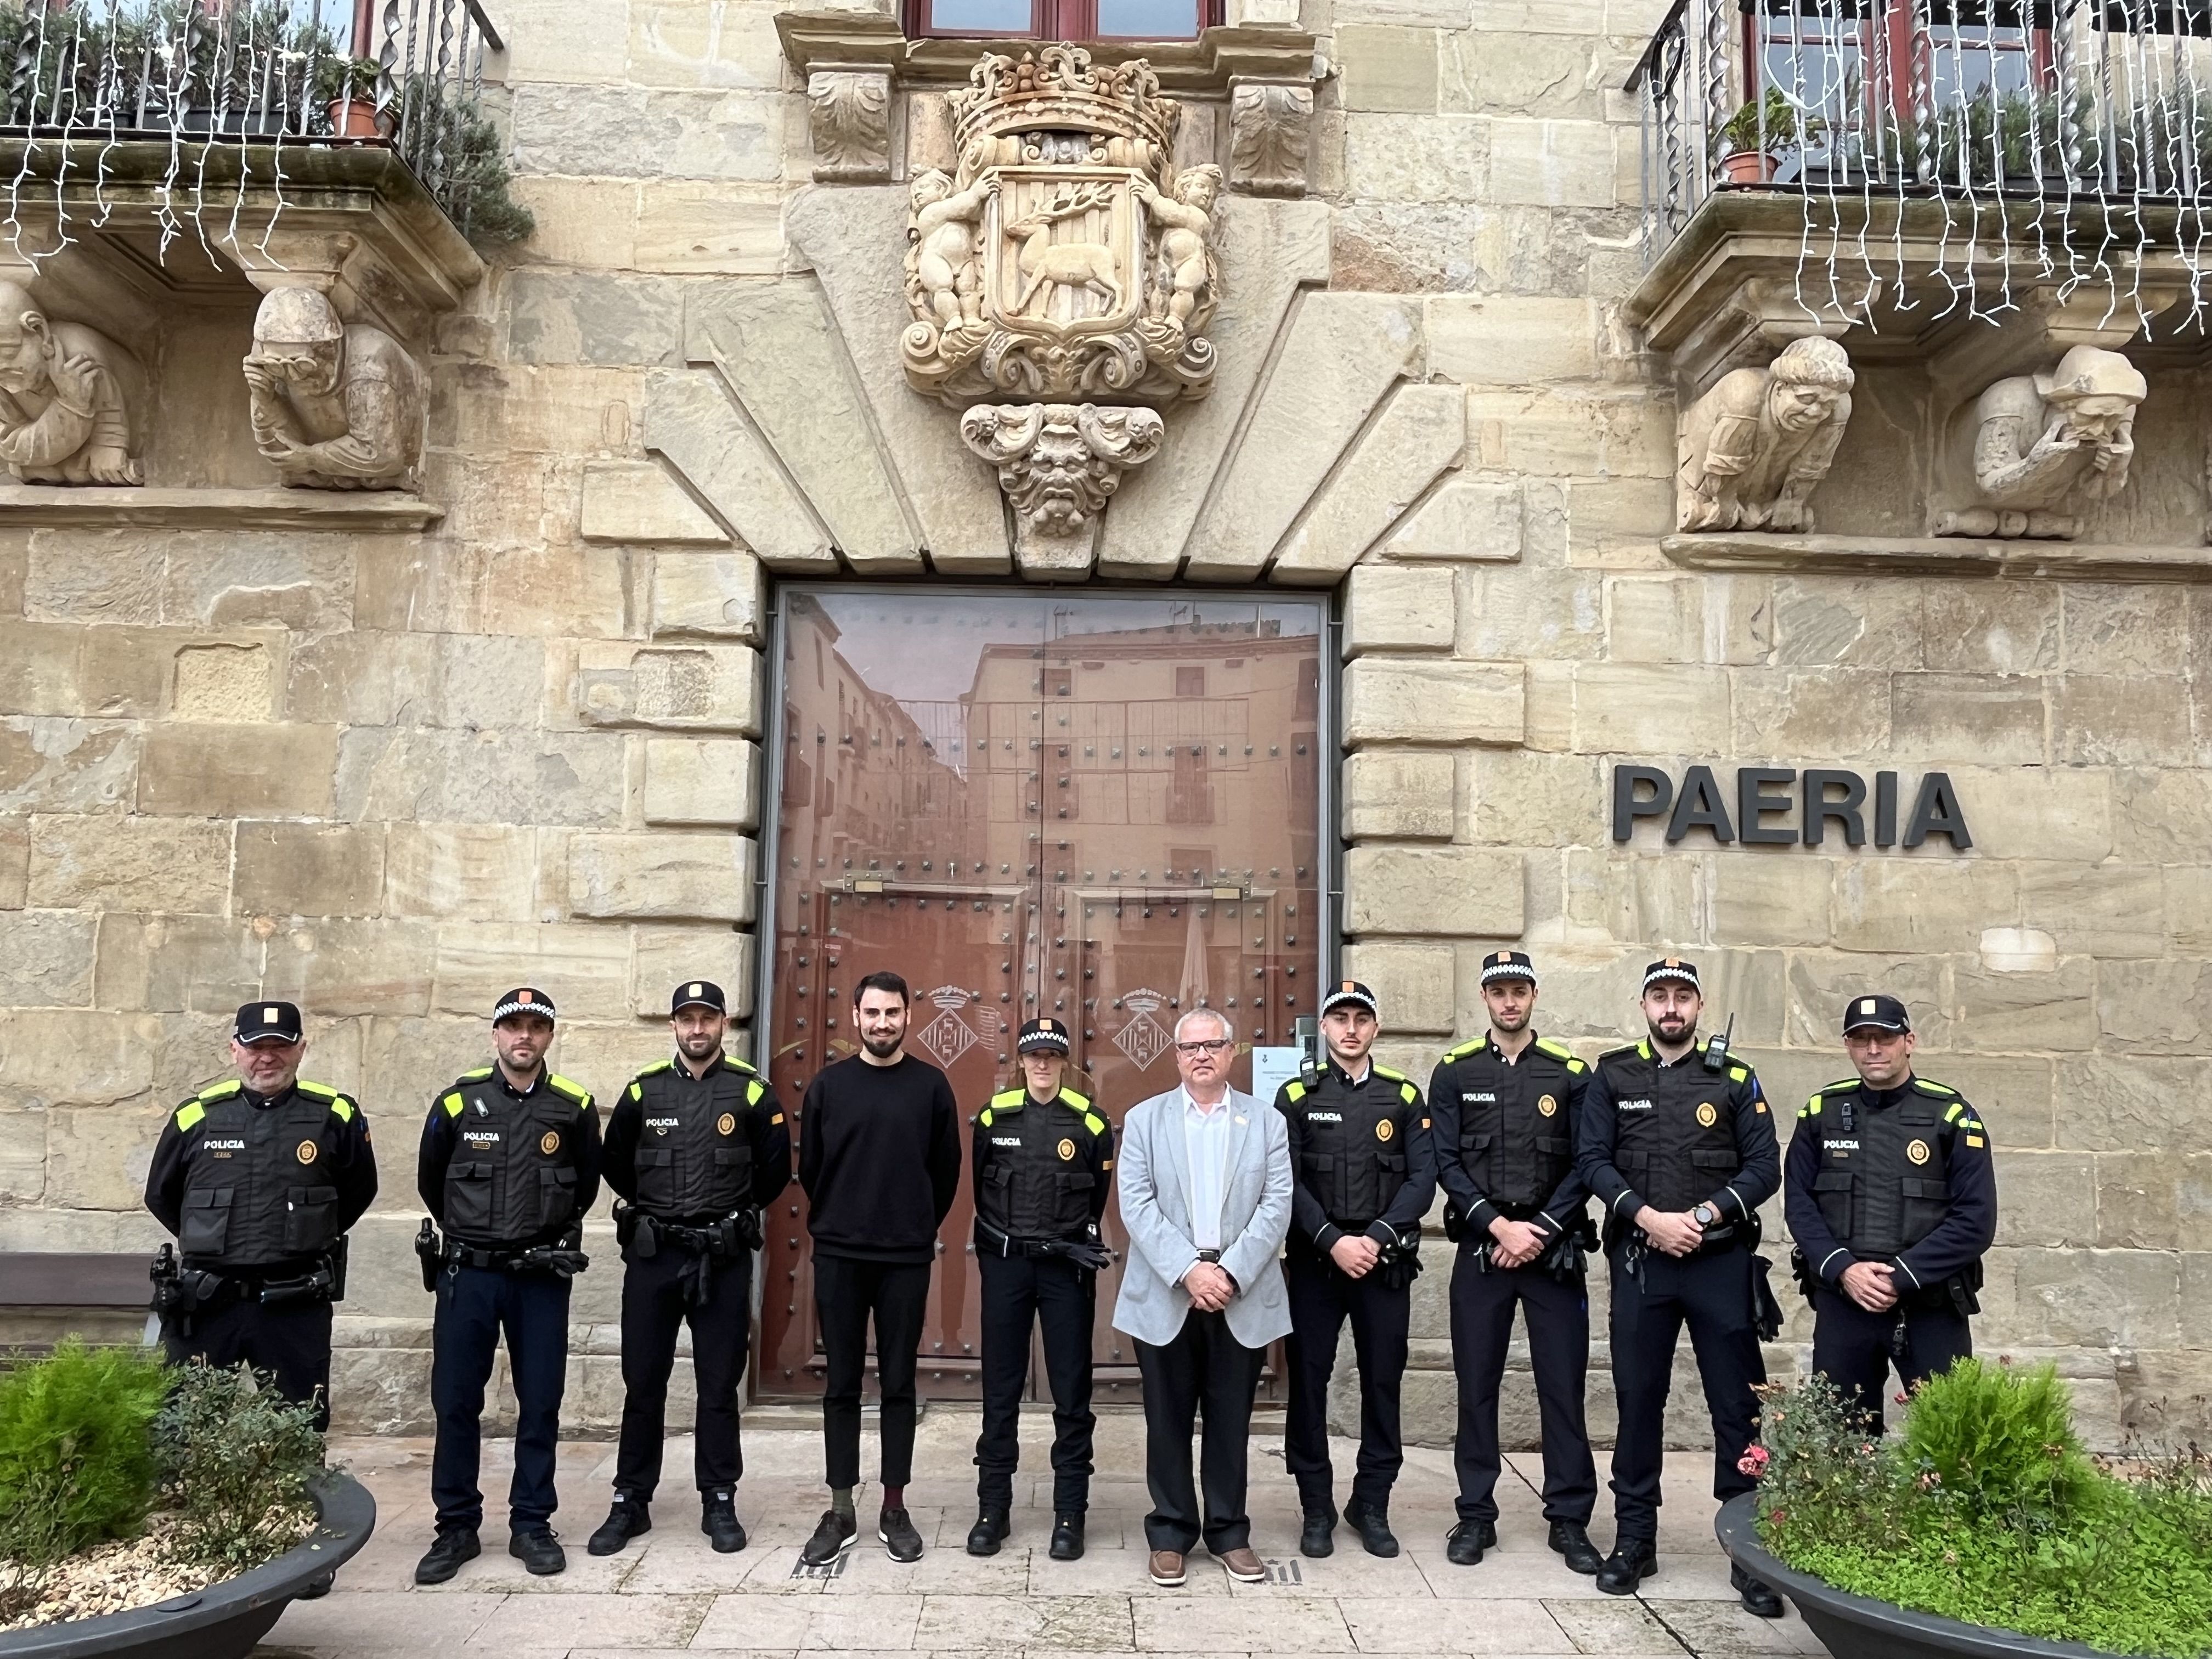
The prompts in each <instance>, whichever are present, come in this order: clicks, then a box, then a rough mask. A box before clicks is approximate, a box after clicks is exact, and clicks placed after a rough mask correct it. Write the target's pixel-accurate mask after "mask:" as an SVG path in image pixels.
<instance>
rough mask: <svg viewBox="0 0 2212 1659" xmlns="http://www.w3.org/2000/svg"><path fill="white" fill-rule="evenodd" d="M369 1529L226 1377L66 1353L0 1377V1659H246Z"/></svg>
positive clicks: (151, 1356) (270, 1412)
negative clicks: (134, 1658) (113, 1658)
mask: <svg viewBox="0 0 2212 1659" xmlns="http://www.w3.org/2000/svg"><path fill="white" fill-rule="evenodd" d="M375 1518H376V1506H375V1503H374V1500H373V1499H372V1498H370V1497H369V1495H368V1492H366V1491H365V1490H364V1489H363V1488H362V1486H360V1485H359V1484H357V1483H356V1482H355V1481H354V1480H351V1479H350V1478H349V1477H348V1476H346V1475H345V1474H342V1473H338V1472H334V1471H331V1470H326V1469H325V1468H324V1466H323V1442H322V1437H321V1435H320V1434H319V1433H318V1432H317V1431H316V1430H315V1427H314V1422H313V1413H312V1411H310V1410H309V1408H307V1407H304V1406H295V1405H290V1404H288V1403H287V1402H285V1401H283V1399H281V1398H280V1397H279V1396H278V1395H276V1392H275V1391H274V1390H273V1389H270V1388H267V1387H266V1386H264V1385H263V1384H260V1383H257V1382H256V1380H255V1379H254V1377H253V1376H252V1374H251V1373H250V1372H248V1371H247V1370H245V1369H244V1368H242V1367H241V1368H240V1369H239V1370H234V1371H220V1370H210V1369H209V1368H208V1367H206V1366H204V1365H201V1366H191V1367H186V1368H185V1369H184V1370H173V1369H171V1368H170V1367H168V1366H167V1365H164V1364H162V1363H161V1358H160V1356H159V1355H158V1354H157V1353H152V1352H146V1351H143V1350H137V1349H123V1348H106V1349H91V1348H87V1347H85V1346H82V1345H81V1344H77V1343H73V1342H72V1343H65V1344H64V1345H63V1346H61V1347H60V1348H58V1350H57V1351H56V1352H55V1353H54V1354H53V1356H52V1358H49V1359H46V1360H44V1361H41V1362H40V1363H39V1364H33V1365H26V1366H21V1367H19V1368H18V1369H16V1370H12V1371H9V1372H8V1373H7V1374H6V1375H5V1376H0V1656H4V1659H30V1656H36V1659H89V1656H93V1655H143V1656H146V1659H155V1656H160V1659H244V1656H245V1655H246V1654H247V1653H248V1652H250V1651H251V1650H252V1647H253V1644H254V1643H255V1642H256V1641H258V1639H259V1638H261V1637H262V1636H263V1635H264V1634H265V1633H266V1632H267V1631H268V1630H269V1628H270V1626H272V1625H274V1624H275V1623H276V1620H277V1617H278V1615H280V1614H281V1613H283V1610H284V1607H285V1604H286V1603H287V1602H289V1601H291V1600H293V1599H294V1598H295V1597H296V1596H299V1595H303V1594H314V1593H317V1587H318V1586H321V1585H327V1583H328V1582H329V1579H330V1577H331V1572H332V1571H334V1570H335V1569H336V1568H337V1566H338V1565H340V1564H341V1563H343V1561H345V1560H346V1559H348V1558H349V1557H350V1556H351V1555H353V1553H355V1552H356V1551H357V1550H359V1549H360V1548H361V1547H362V1544H364V1543H365V1542H367V1541H368V1535H369V1533H370V1531H371V1530H372V1529H373V1528H374V1525H375Z"/></svg>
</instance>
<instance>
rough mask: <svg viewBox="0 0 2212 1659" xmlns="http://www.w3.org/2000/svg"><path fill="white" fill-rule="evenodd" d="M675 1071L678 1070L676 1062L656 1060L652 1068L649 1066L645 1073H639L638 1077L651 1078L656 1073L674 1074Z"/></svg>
mask: <svg viewBox="0 0 2212 1659" xmlns="http://www.w3.org/2000/svg"><path fill="white" fill-rule="evenodd" d="M675 1069H676V1062H675V1061H674V1060H655V1061H653V1064H652V1065H650V1066H647V1067H646V1068H645V1069H644V1070H643V1071H641V1072H640V1073H638V1075H639V1076H640V1077H651V1076H652V1075H653V1073H655V1072H672V1071H674V1070H675Z"/></svg>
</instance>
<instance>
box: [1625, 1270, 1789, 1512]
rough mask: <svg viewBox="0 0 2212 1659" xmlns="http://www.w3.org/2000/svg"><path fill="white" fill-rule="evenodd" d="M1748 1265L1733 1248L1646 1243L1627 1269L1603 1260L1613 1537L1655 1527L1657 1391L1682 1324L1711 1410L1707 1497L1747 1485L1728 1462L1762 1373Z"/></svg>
mask: <svg viewBox="0 0 2212 1659" xmlns="http://www.w3.org/2000/svg"><path fill="white" fill-rule="evenodd" d="M1751 1272H1752V1269H1751V1252H1750V1251H1748V1250H1746V1249H1741V1248H1731V1249H1723V1250H1717V1251H1716V1252H1714V1253H1713V1254H1712V1255H1703V1256H1692V1257H1689V1258H1687V1259H1685V1260H1677V1259H1676V1258H1675V1257H1673V1256H1669V1255H1661V1254H1660V1253H1659V1252H1658V1251H1656V1250H1650V1251H1647V1252H1645V1253H1644V1256H1643V1265H1642V1267H1641V1269H1640V1271H1638V1272H1633V1273H1632V1272H1630V1271H1628V1270H1626V1268H1624V1267H1622V1266H1621V1264H1620V1260H1619V1258H1618V1257H1616V1258H1615V1259H1614V1261H1613V1319H1612V1326H1613V1392H1614V1394H1615V1395H1617V1396H1618V1397H1619V1399H1620V1432H1619V1436H1618V1437H1617V1438H1616V1439H1615V1440H1614V1442H1613V1516H1614V1518H1615V1520H1616V1521H1617V1522H1619V1523H1620V1532H1619V1540H1620V1541H1630V1540H1637V1541H1643V1542H1644V1543H1652V1542H1656V1540H1657V1538H1658V1535H1659V1471H1660V1468H1661V1466H1662V1462H1664V1451H1663V1448H1664V1447H1665V1444H1666V1417H1667V1391H1668V1384H1669V1383H1670V1382H1672V1380H1673V1376H1674V1344H1675V1341H1676V1339H1677V1338H1679V1337H1680V1334H1681V1333H1682V1328H1683V1327H1684V1326H1687V1327H1688V1328H1689V1331H1690V1346H1691V1347H1692V1349H1693V1350H1695V1352H1696V1353H1697V1356H1698V1375H1699V1377H1700V1379H1701V1380H1702V1381H1703V1382H1704V1383H1705V1408H1706V1410H1707V1411H1708V1412H1709V1413H1711V1417H1712V1425H1713V1496H1714V1497H1716V1498H1721V1499H1723V1500H1725V1499H1728V1498H1734V1497H1735V1495H1736V1494H1737V1493H1739V1492H1749V1491H1750V1490H1751V1489H1752V1488H1753V1486H1755V1485H1756V1484H1757V1482H1755V1481H1754V1480H1753V1479H1752V1478H1751V1477H1750V1476H1749V1475H1747V1474H1744V1473H1743V1472H1742V1471H1741V1469H1739V1468H1737V1467H1736V1463H1737V1461H1738V1460H1739V1459H1741V1457H1742V1455H1743V1454H1744V1451H1745V1449H1746V1448H1747V1447H1748V1446H1749V1445H1750V1444H1751V1443H1752V1442H1753V1441H1754V1440H1755V1439H1757V1438H1758V1437H1759V1397H1758V1396H1757V1395H1754V1394H1753V1392H1752V1390H1753V1389H1754V1388H1756V1387H1758V1386H1759V1384H1760V1383H1765V1381H1766V1362H1765V1358H1764V1357H1763V1356H1762V1355H1761V1354H1760V1352H1759V1336H1758V1334H1757V1332H1756V1331H1755V1330H1754V1329H1753V1323H1752V1306H1751V1297H1752V1282H1751ZM1616 1547H1618V1545H1617V1544H1616Z"/></svg>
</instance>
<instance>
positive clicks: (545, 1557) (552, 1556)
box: [507, 1526, 568, 1578]
mask: <svg viewBox="0 0 2212 1659" xmlns="http://www.w3.org/2000/svg"><path fill="white" fill-rule="evenodd" d="M507 1553H508V1554H509V1555H511V1556H513V1558H514V1559H516V1560H518V1561H520V1562H521V1563H522V1565H523V1570H524V1571H526V1572H527V1573H529V1575H530V1576H531V1577H532V1578H550V1577H552V1576H553V1575H554V1574H555V1573H556V1572H562V1571H566V1570H567V1568H568V1552H567V1551H565V1550H563V1549H562V1547H561V1541H560V1540H559V1539H558V1538H556V1537H555V1536H554V1535H553V1528H550V1527H546V1526H538V1527H532V1528H531V1529H530V1530H529V1531H528V1532H518V1533H516V1534H514V1535H513V1537H511V1538H509V1539H508V1540H507Z"/></svg>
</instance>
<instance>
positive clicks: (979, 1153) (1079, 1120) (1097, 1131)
mask: <svg viewBox="0 0 2212 1659" xmlns="http://www.w3.org/2000/svg"><path fill="white" fill-rule="evenodd" d="M975 1127H976V1128H977V1129H978V1130H980V1131H981V1133H980V1134H979V1135H978V1136H977V1137H976V1139H977V1143H978V1145H977V1149H976V1153H975V1214H976V1217H977V1218H978V1219H979V1220H982V1221H987V1222H989V1223H990V1224H991V1225H993V1226H994V1227H996V1228H997V1229H998V1230H999V1231H1000V1232H1003V1233H1005V1234H1006V1236H1007V1237H1009V1238H1039V1239H1042V1238H1081V1237H1083V1236H1084V1235H1085V1232H1086V1231H1088V1230H1089V1228H1090V1226H1091V1194H1092V1193H1093V1191H1094V1190H1095V1183H1096V1182H1097V1176H1094V1175H1092V1174H1091V1159H1090V1152H1091V1146H1092V1144H1093V1143H1094V1142H1095V1141H1097V1139H1098V1137H1099V1136H1100V1135H1103V1134H1104V1133H1106V1120H1105V1119H1104V1118H1103V1117H1101V1116H1099V1115H1098V1114H1097V1112H1095V1111H1093V1110H1092V1109H1091V1102H1090V1101H1089V1099H1088V1098H1086V1097H1084V1096H1082V1095H1079V1094H1077V1093H1076V1092H1075V1091H1073V1090H1071V1089H1062V1090H1061V1091H1060V1093H1059V1094H1058V1095H1057V1096H1056V1097H1054V1098H1053V1099H1051V1100H1049V1101H1047V1102H1046V1103H1044V1104H1043V1105H1042V1106H1040V1105H1038V1104H1036V1103H1035V1102H1034V1101H1032V1100H1030V1096H1029V1091H1028V1090H1026V1089H1007V1090H1005V1091H1001V1092H1000V1093H998V1094H995V1095H993V1096H992V1097H991V1103H990V1104H989V1105H987V1106H986V1107H985V1108H984V1109H983V1110H982V1113H981V1115H980V1116H978V1117H977V1118H976V1120H975Z"/></svg>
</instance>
